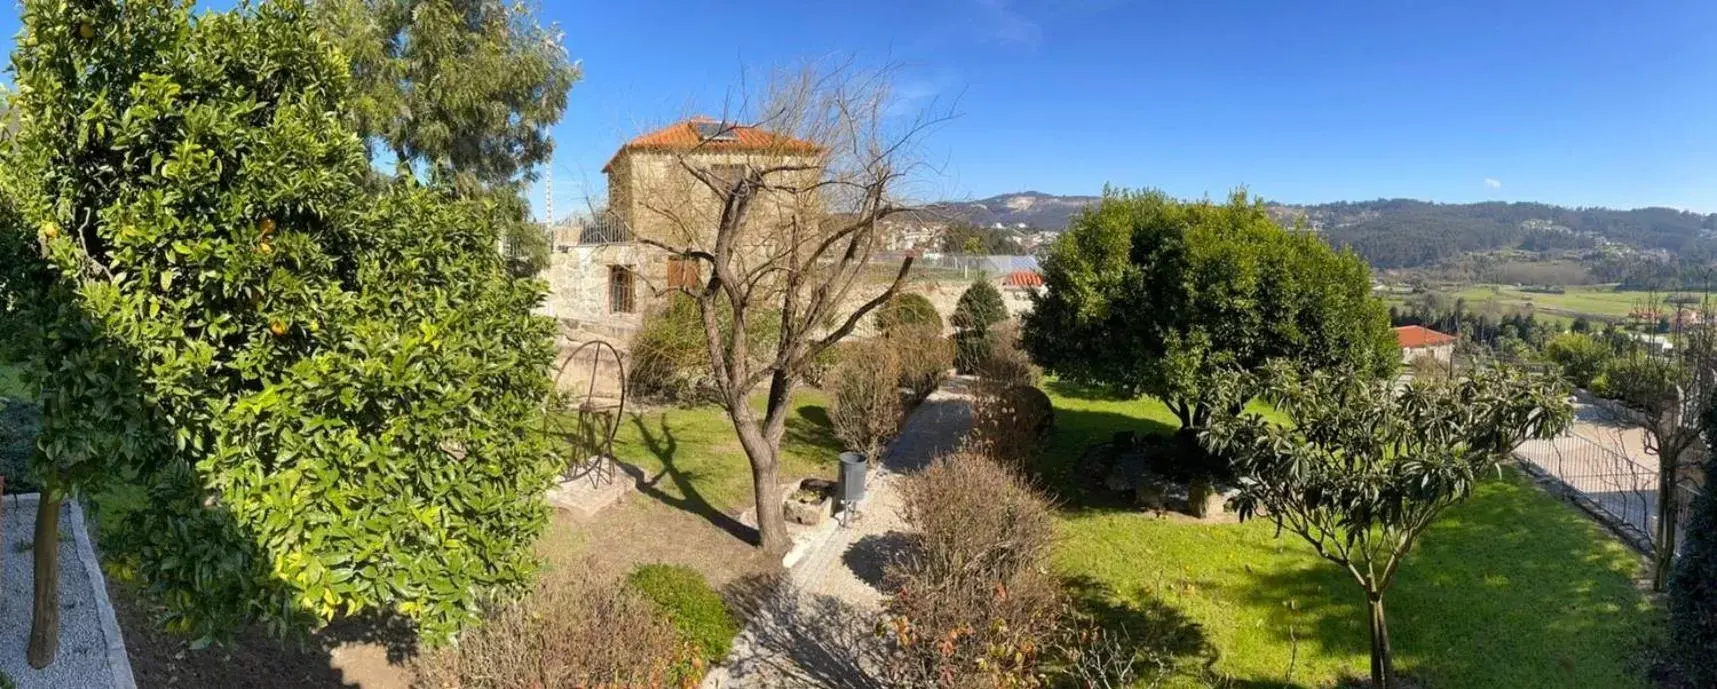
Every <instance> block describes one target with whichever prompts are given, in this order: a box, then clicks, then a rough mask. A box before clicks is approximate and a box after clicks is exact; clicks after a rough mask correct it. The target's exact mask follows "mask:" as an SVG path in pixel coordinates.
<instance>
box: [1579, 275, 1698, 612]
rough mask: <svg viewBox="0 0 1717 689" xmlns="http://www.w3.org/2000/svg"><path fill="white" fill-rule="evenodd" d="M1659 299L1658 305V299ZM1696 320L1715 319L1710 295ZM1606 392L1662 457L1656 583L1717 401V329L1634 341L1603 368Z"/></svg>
mask: <svg viewBox="0 0 1717 689" xmlns="http://www.w3.org/2000/svg"><path fill="white" fill-rule="evenodd" d="M1654 306H1655V305H1654ZM1698 311H1699V313H1700V314H1701V318H1700V320H1698V321H1697V322H1698V323H1711V322H1712V321H1711V318H1713V317H1717V308H1713V305H1712V304H1711V302H1710V300H1709V299H1707V300H1706V301H1705V303H1704V304H1703V305H1702V306H1701V307H1700V308H1699V309H1698ZM1604 379H1605V391H1606V392H1608V393H1609V394H1610V395H1612V396H1614V397H1615V398H1616V399H1619V400H1621V401H1622V403H1623V404H1625V405H1626V406H1627V407H1628V409H1629V410H1630V411H1631V412H1633V413H1632V414H1630V415H1629V418H1627V419H1623V421H1626V422H1629V423H1630V425H1637V426H1639V427H1640V428H1641V429H1642V430H1643V431H1644V436H1645V451H1646V452H1647V453H1648V454H1652V455H1655V456H1656V457H1657V514H1658V515H1659V518H1658V520H1657V526H1656V529H1657V532H1656V533H1655V534H1652V551H1653V552H1652V567H1653V569H1652V590H1654V591H1662V590H1664V587H1665V586H1667V585H1668V584H1669V575H1670V572H1671V571H1672V569H1673V566H1674V561H1675V539H1676V532H1677V531H1678V530H1679V525H1680V523H1681V501H1680V500H1679V499H1678V496H1679V495H1680V486H1681V483H1682V481H1683V480H1684V479H1685V478H1688V476H1687V474H1688V473H1689V472H1691V471H1692V470H1693V469H1694V468H1695V466H1696V462H1697V458H1696V457H1695V455H1696V452H1694V450H1695V449H1696V448H1697V446H1698V444H1699V443H1700V442H1701V441H1700V435H1701V433H1703V432H1704V427H1703V425H1702V423H1703V419H1704V418H1705V416H1706V415H1707V414H1709V413H1711V411H1712V409H1713V408H1714V407H1717V330H1714V329H1713V328H1712V327H1711V326H1708V325H1690V326H1685V327H1678V328H1675V329H1673V330H1671V331H1670V333H1669V334H1668V346H1667V347H1636V348H1634V349H1633V351H1632V353H1631V354H1630V355H1628V356H1626V357H1624V358H1623V359H1621V360H1619V361H1615V362H1612V364H1611V365H1610V366H1609V367H1608V370H1606V371H1605V373H1604Z"/></svg>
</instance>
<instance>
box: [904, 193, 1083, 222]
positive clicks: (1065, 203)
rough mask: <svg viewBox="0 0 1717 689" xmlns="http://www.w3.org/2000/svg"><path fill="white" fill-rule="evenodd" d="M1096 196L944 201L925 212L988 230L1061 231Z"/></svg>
mask: <svg viewBox="0 0 1717 689" xmlns="http://www.w3.org/2000/svg"><path fill="white" fill-rule="evenodd" d="M1097 200H1098V197H1096V196H1056V195H1054V194H1045V193H1042V192H1037V191H1024V192H1020V193H1017V194H1002V195H1000V196H991V197H989V198H987V199H980V200H977V201H944V202H942V203H937V204H932V205H931V206H930V208H929V210H930V211H931V212H933V213H936V214H938V215H940V216H944V217H946V218H948V219H950V220H958V221H965V222H969V223H973V224H976V225H983V226H986V227H987V226H990V225H994V224H996V223H1001V224H1002V225H1003V226H1005V227H1016V226H1019V225H1024V226H1026V227H1035V228H1038V229H1042V230H1064V229H1067V222H1068V220H1069V219H1071V218H1072V217H1073V215H1074V214H1075V213H1078V212H1079V209H1081V208H1084V207H1085V206H1086V205H1087V204H1091V203H1095V202H1096V201H1097Z"/></svg>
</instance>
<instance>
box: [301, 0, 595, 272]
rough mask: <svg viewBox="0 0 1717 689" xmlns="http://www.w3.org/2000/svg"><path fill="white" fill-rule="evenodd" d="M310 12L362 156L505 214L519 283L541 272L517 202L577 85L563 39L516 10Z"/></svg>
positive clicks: (345, 5) (392, 6)
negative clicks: (345, 94)
mask: <svg viewBox="0 0 1717 689" xmlns="http://www.w3.org/2000/svg"><path fill="white" fill-rule="evenodd" d="M314 1H315V10H316V13H317V19H318V23H319V24H320V25H321V26H322V27H323V29H324V31H325V32H326V33H327V34H328V35H329V36H330V37H331V38H333V40H334V41H335V42H336V44H337V45H338V46H339V47H340V49H341V52H342V53H343V54H344V55H345V56H346V57H347V58H348V59H349V60H350V63H351V69H352V76H353V81H352V83H353V86H354V88H355V93H354V97H353V99H352V108H351V109H350V112H351V114H352V117H353V122H354V124H355V126H356V128H357V130H358V135H359V136H360V137H362V138H363V140H364V142H365V144H366V146H369V147H370V148H371V149H372V150H373V149H374V148H376V147H381V148H383V149H385V150H386V151H387V152H388V153H389V155H390V157H391V158H392V159H393V161H394V166H395V170H396V174H397V176H401V177H407V176H415V175H417V174H419V173H420V172H422V173H424V174H426V175H427V178H428V179H429V180H430V181H432V182H435V183H437V184H444V185H447V186H449V187H451V188H453V189H455V190H457V191H458V192H459V193H460V194H461V195H464V196H470V197H479V196H481V197H488V198H490V199H492V200H493V202H494V203H496V204H499V205H501V206H504V207H505V208H506V213H505V214H504V216H503V217H506V218H509V219H510V222H509V223H508V225H507V226H506V227H505V231H504V234H503V238H504V240H505V242H506V248H507V250H508V251H509V253H511V254H513V255H515V256H517V257H519V258H520V259H521V261H522V263H523V265H522V266H521V271H520V272H522V273H525V274H535V273H536V272H538V271H540V270H541V269H542V268H544V267H546V266H547V262H548V251H549V246H548V239H547V237H546V235H544V233H543V232H542V231H541V230H539V229H538V228H537V227H536V226H535V225H534V224H532V223H530V222H529V218H530V207H529V204H528V203H527V202H526V201H525V199H524V197H523V193H524V191H525V187H526V186H527V185H529V184H531V183H532V182H535V181H536V179H537V172H536V166H538V165H541V164H544V163H546V162H548V161H549V159H550V158H549V157H550V155H551V154H552V153H553V151H554V141H553V140H552V139H551V138H550V136H549V128H550V127H552V126H554V124H555V123H556V122H558V121H560V117H561V113H562V112H564V111H565V110H566V96H567V91H569V90H570V89H571V88H572V85H573V83H574V82H576V81H577V80H578V77H579V67H578V65H577V64H576V63H574V62H572V61H571V60H570V58H569V57H568V56H567V52H566V48H565V47H564V46H563V45H562V44H561V32H560V31H559V29H558V28H557V27H554V26H552V25H551V26H547V27H544V26H542V25H541V24H540V23H539V21H538V20H537V18H536V16H535V8H533V7H532V6H531V5H528V4H526V3H525V2H520V1H518V0H314ZM551 220H552V219H551Z"/></svg>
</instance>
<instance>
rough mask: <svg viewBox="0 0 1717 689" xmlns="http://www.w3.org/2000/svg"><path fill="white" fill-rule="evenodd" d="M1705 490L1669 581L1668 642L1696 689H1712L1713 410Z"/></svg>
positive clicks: (1715, 586) (1716, 656)
mask: <svg viewBox="0 0 1717 689" xmlns="http://www.w3.org/2000/svg"><path fill="white" fill-rule="evenodd" d="M1703 421H1704V426H1705V438H1706V443H1707V444H1708V446H1707V450H1706V455H1705V483H1704V486H1705V490H1704V491H1703V492H1701V493H1700V495H1699V497H1697V498H1695V499H1694V501H1693V507H1692V508H1691V512H1690V514H1689V516H1688V520H1687V543H1686V544H1684V545H1683V546H1682V547H1681V557H1679V558H1677V559H1676V561H1675V572H1674V574H1673V575H1672V576H1671V577H1670V579H1669V627H1670V639H1671V642H1672V644H1673V647H1674V648H1675V649H1676V651H1677V656H1678V658H1679V661H1680V663H1679V665H1680V669H1681V672H1682V673H1683V674H1684V675H1685V676H1686V678H1687V679H1688V680H1689V681H1691V682H1692V685H1693V686H1696V687H1710V686H1717V446H1711V445H1710V443H1711V442H1712V441H1713V440H1717V411H1713V410H1711V409H1709V408H1707V409H1706V415H1705V418H1704V419H1703Z"/></svg>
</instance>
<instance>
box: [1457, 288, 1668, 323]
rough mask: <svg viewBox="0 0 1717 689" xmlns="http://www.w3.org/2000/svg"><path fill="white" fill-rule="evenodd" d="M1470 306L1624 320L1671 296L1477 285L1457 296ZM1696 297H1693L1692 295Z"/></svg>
mask: <svg viewBox="0 0 1717 689" xmlns="http://www.w3.org/2000/svg"><path fill="white" fill-rule="evenodd" d="M1455 295H1456V296H1458V297H1462V298H1465V299H1466V300H1467V302H1468V303H1470V304H1479V303H1483V302H1494V303H1496V304H1498V305H1501V306H1516V307H1524V306H1531V307H1532V308H1533V309H1534V310H1538V311H1544V312H1546V313H1549V314H1552V315H1563V316H1596V317H1599V318H1608V319H1622V318H1627V316H1628V313H1629V312H1631V311H1633V310H1634V309H1636V308H1639V307H1640V306H1643V305H1644V304H1645V303H1646V302H1647V301H1650V300H1656V301H1657V302H1658V303H1659V305H1660V308H1662V307H1663V304H1662V302H1664V300H1666V299H1668V298H1669V297H1671V296H1674V295H1672V294H1669V293H1658V294H1653V293H1650V292H1636V291H1616V290H1615V289H1614V288H1613V287H1608V286H1604V285H1587V286H1571V287H1567V288H1564V291H1563V293H1562V294H1542V293H1538V292H1527V291H1525V290H1521V289H1518V288H1515V287H1511V286H1507V285H1473V286H1471V287H1467V288H1466V289H1463V290H1461V291H1459V292H1456V293H1455ZM1689 296H1692V295H1689Z"/></svg>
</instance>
